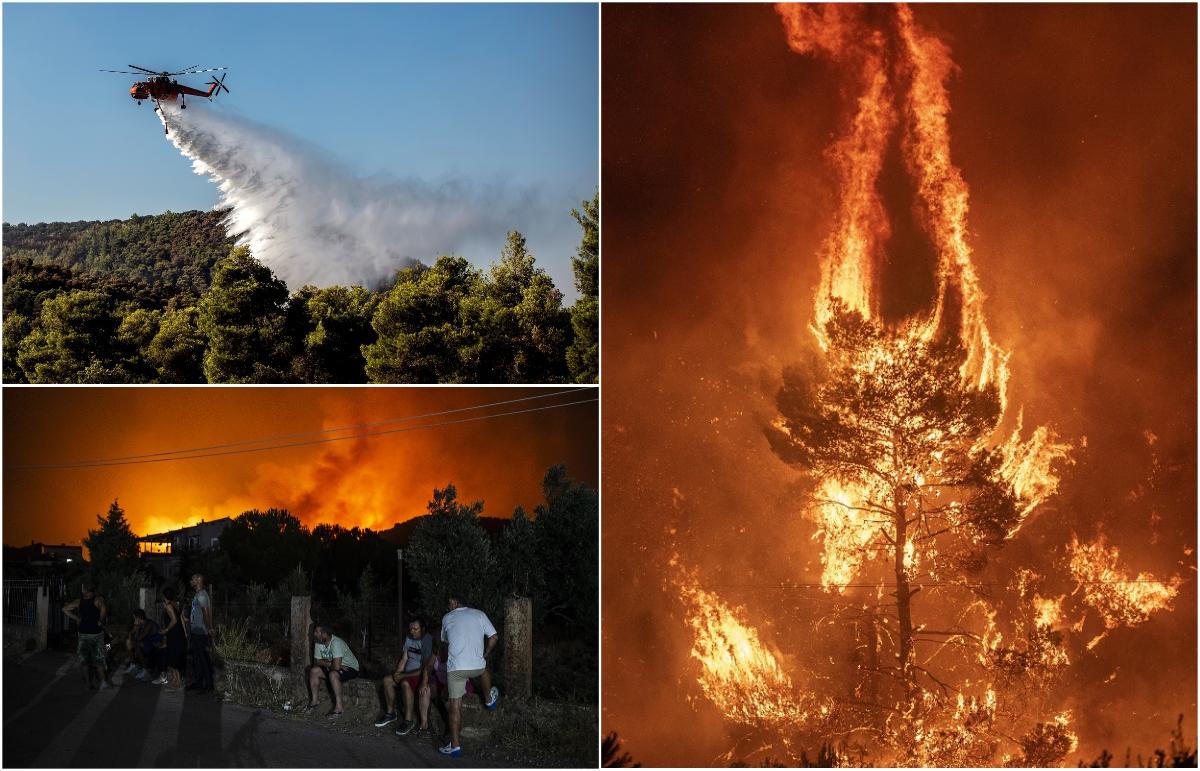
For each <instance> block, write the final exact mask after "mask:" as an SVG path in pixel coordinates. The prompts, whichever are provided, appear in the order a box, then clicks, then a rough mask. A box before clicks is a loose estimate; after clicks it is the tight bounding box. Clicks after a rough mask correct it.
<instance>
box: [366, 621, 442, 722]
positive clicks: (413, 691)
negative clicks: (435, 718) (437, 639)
mask: <svg viewBox="0 0 1200 771" xmlns="http://www.w3.org/2000/svg"><path fill="white" fill-rule="evenodd" d="M433 662H434V656H433V636H432V635H430V634H429V633H428V632H426V631H425V625H424V624H422V623H421V622H420V621H413V622H412V623H410V624H409V625H408V638H407V639H406V640H405V641H404V652H403V653H401V654H400V661H399V662H398V663H397V664H396V671H395V672H393V673H392V674H390V675H388V676H387V677H385V678H383V683H382V684H383V695H384V697H385V698H386V700H387V712H386V713H384V716H383V717H382V718H380V719H379V720H378V721H376V723H375V727H376V728H383V727H384V726H385V725H387V724H388V723H391V722H392V721H394V720H395V719H396V686H399V687H400V696H401V698H402V699H403V700H404V722H403V723H401V724H400V730H398V731H396V733H397V734H399V735H400V736H404V735H406V734H408V733H409V732H410V731H412V729H413V727H414V726H416V722H414V721H413V702H414V701H415V700H418V699H419V700H420V707H421V711H420V714H421V725H420V727H419V728H418V729H417V730H419V731H424V730H425V729H427V728H429V698H430V693H429V673H430V672H432V671H433Z"/></svg>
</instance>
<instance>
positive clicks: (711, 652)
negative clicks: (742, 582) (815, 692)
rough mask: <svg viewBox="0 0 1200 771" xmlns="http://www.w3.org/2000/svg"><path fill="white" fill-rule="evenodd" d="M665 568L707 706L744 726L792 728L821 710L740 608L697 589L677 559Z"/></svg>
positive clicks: (673, 559) (691, 572)
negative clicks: (682, 612) (672, 571)
mask: <svg viewBox="0 0 1200 771" xmlns="http://www.w3.org/2000/svg"><path fill="white" fill-rule="evenodd" d="M670 564H671V565H672V566H673V567H675V568H676V569H677V573H678V575H677V577H676V578H675V579H674V581H675V586H674V588H675V590H676V591H677V592H678V594H679V597H680V599H682V600H683V603H684V607H685V608H686V614H687V620H688V623H689V625H690V626H691V627H692V631H693V632H694V633H695V639H694V642H693V645H692V658H694V659H696V660H697V661H698V662H700V665H701V672H700V676H699V677H698V678H697V682H698V683H699V684H700V688H701V690H702V691H703V692H704V695H705V696H706V697H707V698H708V699H709V701H711V702H712V703H713V704H714V705H715V706H716V707H717V708H718V709H719V710H721V712H722V713H723V714H724V715H725V716H726V717H728V718H729V719H731V720H733V721H735V722H738V723H742V724H744V725H747V726H762V725H775V726H782V725H798V724H800V723H802V722H803V721H805V720H807V719H808V718H809V717H810V714H816V713H819V712H820V711H821V710H820V708H815V711H814V706H813V705H812V704H811V701H812V700H811V699H810V698H808V697H805V696H803V695H801V694H800V693H799V691H798V690H797V689H796V688H795V686H794V685H793V684H792V680H791V678H790V677H788V676H787V674H786V673H785V672H784V671H783V669H782V668H781V667H780V665H779V660H778V656H777V655H776V653H774V652H773V651H772V650H771V649H769V648H768V647H767V646H766V645H764V644H763V642H762V641H761V640H760V639H759V636H758V631H757V630H756V629H755V628H754V627H753V626H750V625H749V624H748V623H747V622H746V621H745V620H744V617H745V611H744V610H743V609H742V608H737V607H731V606H729V605H727V604H726V603H725V602H723V601H722V600H721V598H720V597H718V596H717V595H716V594H714V593H712V592H709V591H706V590H705V589H702V588H700V587H699V586H698V585H697V583H696V580H697V577H696V575H695V572H694V571H689V570H686V569H684V568H682V567H680V565H679V558H678V557H677V556H676V557H672V559H671V563H670ZM825 711H826V712H827V711H828V708H827V707H826V708H825Z"/></svg>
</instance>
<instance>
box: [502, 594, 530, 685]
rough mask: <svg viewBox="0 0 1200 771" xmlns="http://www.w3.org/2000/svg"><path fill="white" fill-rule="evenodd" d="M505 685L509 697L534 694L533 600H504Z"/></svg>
mask: <svg viewBox="0 0 1200 771" xmlns="http://www.w3.org/2000/svg"><path fill="white" fill-rule="evenodd" d="M503 642H504V686H505V688H506V689H507V693H506V694H505V695H506V696H507V697H508V698H518V699H527V698H529V697H530V696H532V695H533V601H532V600H531V599H529V598H528V597H509V598H508V599H507V600H505V601H504V638H503Z"/></svg>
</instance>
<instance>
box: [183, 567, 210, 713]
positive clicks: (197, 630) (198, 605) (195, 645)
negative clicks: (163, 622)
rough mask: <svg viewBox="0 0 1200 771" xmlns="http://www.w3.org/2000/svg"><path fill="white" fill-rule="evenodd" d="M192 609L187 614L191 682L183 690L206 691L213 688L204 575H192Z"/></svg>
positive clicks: (207, 604)
mask: <svg viewBox="0 0 1200 771" xmlns="http://www.w3.org/2000/svg"><path fill="white" fill-rule="evenodd" d="M192 589H194V590H195V592H196V593H195V594H194V595H192V610H191V613H190V614H189V618H188V625H189V627H190V630H191V631H190V632H189V635H190V638H191V639H190V642H191V649H192V682H191V684H190V685H188V687H187V688H186V689H185V690H188V691H199V692H200V693H206V692H208V691H211V690H212V689H213V671H212V657H211V656H210V655H209V652H208V648H209V646H210V645H212V600H211V599H210V598H209V596H208V592H206V591H205V590H204V576H202V575H200V574H199V573H197V574H196V575H194V576H192Z"/></svg>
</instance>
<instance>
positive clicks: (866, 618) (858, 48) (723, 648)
mask: <svg viewBox="0 0 1200 771" xmlns="http://www.w3.org/2000/svg"><path fill="white" fill-rule="evenodd" d="M776 10H777V11H778V13H779V15H780V17H781V19H782V21H783V25H784V29H785V31H786V33H787V40H788V45H789V46H790V47H791V48H792V49H793V50H794V51H796V52H798V53H804V54H815V55H821V56H825V57H827V58H830V59H831V60H833V61H835V62H837V63H838V64H839V65H840V66H842V67H843V68H844V71H845V72H846V73H848V83H849V85H850V89H851V90H852V91H853V92H854V93H856V94H857V98H856V99H855V100H854V101H853V104H854V114H853V115H852V116H851V119H850V120H849V122H848V124H847V130H846V133H845V134H844V135H843V136H842V137H841V138H840V139H838V140H837V141H836V142H834V143H833V144H832V145H831V146H830V148H829V150H828V152H829V155H830V157H831V159H832V161H833V165H834V168H835V170H836V172H837V176H838V182H839V185H838V188H839V199H838V201H837V205H836V207H835V210H834V213H833V218H832V231H831V233H830V234H829V236H828V238H827V239H826V241H825V244H824V246H823V247H822V253H821V255H820V257H821V260H820V261H821V279H820V285H819V287H818V290H817V293H816V297H815V304H814V306H815V307H814V324H813V327H812V331H813V332H814V333H815V337H816V343H817V346H818V347H819V349H820V350H819V354H818V355H816V356H814V357H813V361H812V362H810V363H809V364H808V365H806V366H804V367H794V368H790V369H787V370H785V371H784V373H783V383H782V387H781V388H780V389H779V391H778V394H777V397H776V406H777V408H778V416H777V417H776V418H775V419H774V420H773V421H771V423H770V425H769V426H768V427H767V429H766V434H767V438H768V440H769V442H770V445H771V448H772V449H773V451H774V452H775V454H776V455H777V456H778V457H779V458H780V459H782V460H783V461H785V462H786V463H788V464H790V465H792V466H794V467H797V468H799V469H801V470H802V471H803V472H804V473H805V475H806V476H807V481H808V488H807V489H808V491H809V493H808V494H807V499H806V501H805V505H804V507H803V508H804V513H805V514H806V515H807V517H808V518H809V519H811V520H812V522H813V523H814V525H815V527H816V533H815V538H816V539H817V540H818V541H819V542H820V543H821V579H820V588H822V589H824V591H825V592H827V593H828V594H829V595H832V598H831V599H833V600H836V602H837V607H836V608H835V612H834V613H824V614H822V616H821V619H820V620H819V621H816V622H815V623H814V625H813V628H814V629H831V630H836V631H834V632H833V634H835V635H842V636H843V637H842V639H843V640H844V639H845V637H844V636H845V635H846V634H853V635H854V637H855V639H854V640H853V642H852V645H853V646H855V650H856V654H855V657H854V659H853V660H852V661H851V664H850V666H851V667H852V670H853V674H852V677H851V678H850V679H851V680H852V681H853V683H854V687H852V688H848V689H847V688H844V686H841V685H839V683H840V682H843V681H844V680H845V678H844V677H840V676H838V675H832V676H831V675H828V674H826V673H821V672H817V671H814V670H811V669H810V671H808V672H804V671H796V670H800V669H801V668H800V667H796V666H795V665H794V664H795V662H794V661H789V659H788V657H787V655H786V654H785V653H783V652H782V651H779V650H778V649H776V648H775V647H774V646H773V644H772V640H771V639H770V637H769V636H768V635H766V634H761V633H760V631H759V629H760V628H761V627H759V628H756V627H755V626H754V625H753V624H752V623H751V620H750V619H751V618H752V615H751V614H750V613H749V612H747V611H746V609H745V608H743V607H740V606H738V605H735V604H733V603H731V602H730V601H729V600H727V599H725V598H722V597H720V596H718V595H717V594H716V593H715V592H714V591H712V589H711V588H710V587H706V586H704V585H703V583H702V577H701V576H700V575H699V574H698V573H697V572H696V571H694V570H691V569H690V568H688V567H687V566H686V564H684V562H683V561H682V560H681V558H680V557H679V556H678V555H677V556H676V557H675V558H673V559H672V561H671V565H672V568H673V570H672V574H671V578H670V579H669V581H670V582H671V583H673V584H674V589H675V591H676V593H677V595H678V597H679V599H680V600H681V602H682V603H683V606H684V608H685V613H686V618H687V622H688V624H689V625H690V626H691V629H692V632H693V635H694V643H693V646H692V651H691V655H692V658H693V659H694V660H695V661H696V662H697V663H698V664H699V666H700V668H701V674H700V677H699V678H698V682H699V684H700V686H701V691H702V692H703V694H704V696H705V697H706V698H707V699H708V700H709V701H710V702H712V703H713V704H714V705H716V706H717V707H718V708H719V709H720V710H721V712H722V713H723V714H724V715H725V717H726V718H727V719H728V720H729V721H730V722H731V723H736V724H738V725H740V726H743V727H746V728H749V729H750V731H751V732H752V733H756V732H757V734H758V736H761V735H762V734H770V735H772V736H773V737H775V738H774V739H769V740H768V741H770V742H772V744H769V745H768V746H771V747H777V748H778V749H783V750H784V751H785V752H788V753H790V757H789V760H790V761H792V762H796V761H797V760H799V759H800V757H799V756H798V753H797V752H796V751H795V750H794V749H792V747H800V746H803V745H807V746H808V747H810V748H811V747H815V746H816V745H817V744H818V743H822V742H830V741H833V742H838V743H839V747H840V748H841V749H844V750H845V752H840V753H839V757H845V758H851V757H853V756H854V755H855V753H870V755H871V758H870V759H871V761H873V762H875V763H876V764H879V765H905V766H922V767H926V766H992V765H996V764H997V763H1001V764H1004V765H1023V766H1047V765H1055V764H1058V763H1060V762H1061V761H1062V760H1063V759H1064V758H1065V757H1066V756H1067V754H1068V753H1070V752H1071V751H1073V750H1074V749H1075V747H1076V746H1077V740H1076V737H1075V735H1074V733H1073V732H1072V730H1071V727H1070V713H1069V712H1067V711H1065V710H1063V709H1062V705H1061V704H1059V703H1058V702H1056V701H1055V700H1054V699H1055V695H1054V693H1053V687H1052V686H1053V685H1054V683H1055V682H1056V680H1057V679H1058V678H1059V676H1060V675H1061V673H1062V672H1063V671H1064V670H1065V668H1066V667H1067V666H1068V665H1069V664H1070V663H1071V655H1072V654H1071V651H1070V650H1069V649H1068V644H1067V643H1068V640H1067V634H1068V633H1069V632H1071V631H1082V629H1083V624H1084V617H1085V616H1086V614H1087V613H1088V612H1094V613H1095V614H1097V615H1098V616H1099V617H1100V619H1101V620H1102V621H1103V622H1104V625H1105V630H1106V631H1107V630H1108V629H1111V628H1113V627H1114V626H1118V625H1120V626H1133V625H1136V624H1140V623H1142V622H1144V621H1146V620H1147V619H1148V618H1149V616H1150V614H1151V613H1152V612H1154V611H1156V610H1159V609H1166V608H1169V607H1170V603H1171V601H1172V599H1173V598H1174V596H1175V594H1176V593H1177V590H1178V586H1179V583H1180V580H1179V579H1173V580H1172V581H1171V582H1170V583H1164V582H1161V581H1158V580H1157V579H1155V578H1154V577H1153V576H1151V575H1149V574H1146V573H1138V574H1136V577H1131V576H1132V574H1131V573H1130V572H1129V571H1128V570H1127V569H1126V568H1125V567H1123V566H1122V565H1121V564H1120V562H1119V559H1118V554H1117V551H1116V550H1115V549H1110V548H1108V547H1107V546H1106V544H1105V543H1104V542H1103V541H1100V542H1093V543H1090V544H1086V543H1085V544H1081V543H1080V542H1079V541H1078V540H1076V541H1074V542H1072V543H1070V544H1068V543H1062V544H1061V549H1060V550H1059V551H1058V553H1059V554H1060V555H1062V557H1063V558H1062V559H1060V560H1058V566H1059V567H1061V568H1063V570H1062V574H1063V578H1068V579H1073V580H1074V581H1075V583H1076V589H1075V591H1074V592H1073V593H1072V594H1071V597H1073V598H1078V602H1077V604H1078V606H1081V607H1079V608H1078V609H1079V610H1080V611H1081V614H1080V616H1079V619H1080V620H1079V621H1077V622H1076V623H1075V624H1072V625H1067V624H1066V623H1064V621H1063V616H1064V611H1063V605H1064V603H1065V602H1067V594H1066V593H1065V592H1064V593H1062V594H1058V595H1055V594H1053V593H1052V592H1051V591H1050V582H1049V581H1048V580H1047V579H1046V578H1044V577H1043V576H1041V575H1039V574H1038V573H1036V572H1034V570H1032V569H1031V568H1032V565H1030V564H1027V563H1025V562H1024V561H1022V560H1019V559H1001V555H1002V554H1003V547H1004V545H1005V544H1006V543H1007V542H1010V541H1012V540H1013V539H1015V538H1017V537H1018V536H1019V535H1020V534H1021V532H1022V530H1023V527H1024V526H1025V525H1026V524H1027V523H1028V522H1029V521H1030V519H1031V518H1032V517H1033V516H1034V515H1035V514H1036V512H1037V511H1038V508H1039V506H1041V504H1042V503H1043V502H1045V501H1046V500H1047V499H1049V498H1050V497H1051V496H1053V495H1054V494H1055V492H1056V491H1057V488H1058V482H1059V472H1060V471H1061V468H1062V466H1063V465H1064V463H1069V462H1070V458H1069V454H1070V451H1071V445H1070V444H1069V443H1066V442H1063V441H1060V440H1059V439H1058V438H1057V437H1056V436H1055V435H1054V433H1053V432H1052V431H1051V430H1050V429H1049V428H1048V427H1046V426H1038V427H1036V428H1034V429H1033V430H1032V431H1031V432H1026V431H1025V430H1024V426H1023V422H1024V421H1023V414H1022V413H1021V412H1020V411H1016V413H1015V415H1014V414H1013V413H1012V412H1010V410H1009V402H1008V399H1007V386H1008V380H1009V370H1008V353H1007V352H1006V351H1004V350H1003V349H1001V347H1000V346H999V345H998V344H996V343H995V342H993V340H992V338H991V335H990V333H989V330H988V325H987V320H986V317H985V314H984V296H983V293H982V291H981V289H980V286H979V280H978V277H977V275H976V272H975V267H974V264H973V261H972V256H971V249H970V246H969V245H968V243H967V238H966V235H967V233H968V228H967V222H966V215H967V211H968V195H967V186H966V183H965V182H964V180H963V178H962V176H961V174H960V172H959V170H958V169H957V167H955V166H954V164H953V163H952V162H951V160H950V142H949V137H950V133H949V125H948V122H947V116H948V115H949V112H950V106H949V99H948V95H947V92H946V88H945V81H946V79H947V78H948V77H949V75H950V73H952V72H953V71H954V63H953V61H952V60H951V58H950V55H949V50H948V49H947V48H946V47H945V45H944V44H942V42H941V41H939V40H938V39H937V38H936V37H935V36H933V35H932V34H930V33H929V32H928V31H926V30H925V29H923V28H922V27H921V26H920V25H919V24H917V22H916V20H915V19H914V17H913V13H912V11H911V10H910V9H909V8H908V7H907V6H904V5H898V6H872V7H869V8H864V7H860V6H855V5H846V4H828V5H813V6H810V5H792V4H781V5H779V6H777V7H776ZM890 152H893V153H895V152H898V154H899V156H900V158H901V160H902V161H903V164H904V168H905V170H906V171H907V172H908V174H909V177H910V180H911V182H912V187H913V191H914V193H915V204H914V205H913V206H912V207H910V210H911V211H912V212H913V214H914V216H915V217H916V219H917V223H916V224H918V225H919V226H920V228H921V229H922V230H923V231H924V233H925V235H926V236H927V237H928V240H929V243H930V245H931V246H932V247H933V249H934V251H935V252H936V256H937V265H936V270H935V276H934V277H935V279H936V291H935V294H934V295H933V297H932V298H931V302H930V303H928V305H927V306H926V307H925V308H924V309H918V310H917V311H915V312H913V313H912V314H911V315H909V316H908V317H906V318H902V319H898V320H895V319H889V320H885V314H884V312H883V308H884V307H885V304H884V303H883V302H882V300H881V297H882V296H883V295H884V294H885V291H886V289H887V287H886V286H885V285H884V283H883V281H882V277H883V275H884V271H882V270H881V266H882V265H883V264H884V263H885V262H886V261H888V259H889V258H890V257H891V255H888V254H887V253H886V251H885V249H886V247H887V245H888V242H889V238H890V232H891V231H890V228H891V223H890V220H889V212H888V207H887V206H886V205H885V203H884V200H883V197H882V195H881V193H880V176H881V171H882V168H883V164H884V157H885V155H887V154H888V153H890ZM781 588H789V587H786V586H785V587H781ZM796 588H800V587H796ZM804 588H808V587H804ZM851 590H866V596H865V597H864V596H862V594H861V593H860V592H858V591H851ZM830 622H832V623H830ZM839 622H840V623H839ZM1103 636H1104V635H1103V634H1102V635H1101V636H1100V637H1097V638H1095V639H1094V640H1093V641H1092V642H1091V643H1090V644H1089V645H1088V647H1089V648H1091V647H1093V646H1095V645H1096V644H1098V643H1099V642H1100V640H1101V639H1102V638H1103ZM831 661H832V660H831ZM819 666H822V667H823V666H825V665H824V664H820V665H819ZM834 666H837V665H836V664H834ZM754 741H755V742H756V743H757V742H759V741H760V740H759V738H755V739H754ZM763 749H764V750H765V749H766V747H764V748H763ZM756 752H757V750H756ZM731 753H732V751H731Z"/></svg>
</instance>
